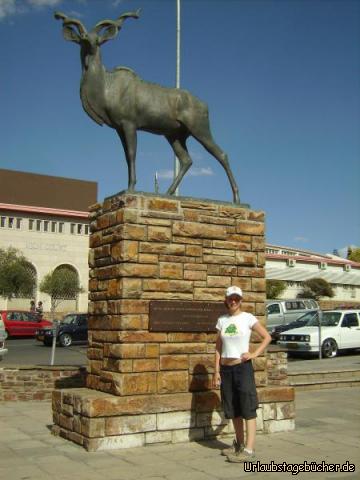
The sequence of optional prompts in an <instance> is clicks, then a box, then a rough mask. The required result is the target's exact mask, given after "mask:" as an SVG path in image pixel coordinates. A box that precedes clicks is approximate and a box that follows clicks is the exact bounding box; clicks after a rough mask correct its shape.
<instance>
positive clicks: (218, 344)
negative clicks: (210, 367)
mask: <svg viewBox="0 0 360 480" xmlns="http://www.w3.org/2000/svg"><path fill="white" fill-rule="evenodd" d="M221 347H222V341H221V336H220V332H218V334H217V337H216V350H215V370H214V375H213V385H214V387H218V386H219V385H220V358H221Z"/></svg>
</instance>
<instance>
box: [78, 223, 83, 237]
mask: <svg viewBox="0 0 360 480" xmlns="http://www.w3.org/2000/svg"><path fill="white" fill-rule="evenodd" d="M82 229H83V226H82V224H81V223H78V224H77V233H78V235H81V234H82Z"/></svg>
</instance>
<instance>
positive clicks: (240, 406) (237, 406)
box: [220, 360, 259, 420]
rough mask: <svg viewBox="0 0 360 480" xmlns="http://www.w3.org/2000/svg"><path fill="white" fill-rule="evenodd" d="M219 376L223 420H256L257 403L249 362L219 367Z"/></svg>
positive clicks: (252, 373)
mask: <svg viewBox="0 0 360 480" xmlns="http://www.w3.org/2000/svg"><path fill="white" fill-rule="evenodd" d="M220 376H221V388H220V390H221V402H222V407H223V410H224V415H225V418H237V417H242V418H244V419H245V420H250V419H251V418H256V409H257V408H258V406H259V402H258V398H257V393H256V386H255V378H254V369H253V366H252V363H251V360H248V361H247V362H244V363H239V364H238V365H232V366H228V365H221V366H220Z"/></svg>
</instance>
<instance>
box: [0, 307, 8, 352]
mask: <svg viewBox="0 0 360 480" xmlns="http://www.w3.org/2000/svg"><path fill="white" fill-rule="evenodd" d="M5 339H6V331H5V325H4V322H3V319H2V316H0V360H2V359H3V356H4V355H5V354H6V353H7V349H6V348H5Z"/></svg>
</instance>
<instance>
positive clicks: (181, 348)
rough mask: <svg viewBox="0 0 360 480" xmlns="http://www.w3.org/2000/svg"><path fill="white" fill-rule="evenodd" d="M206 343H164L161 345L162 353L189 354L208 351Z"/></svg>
mask: <svg viewBox="0 0 360 480" xmlns="http://www.w3.org/2000/svg"><path fill="white" fill-rule="evenodd" d="M206 352H207V344H206V343H162V344H161V345H160V354H161V355H169V354H172V355H174V354H188V353H199V354H201V353H206Z"/></svg>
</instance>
